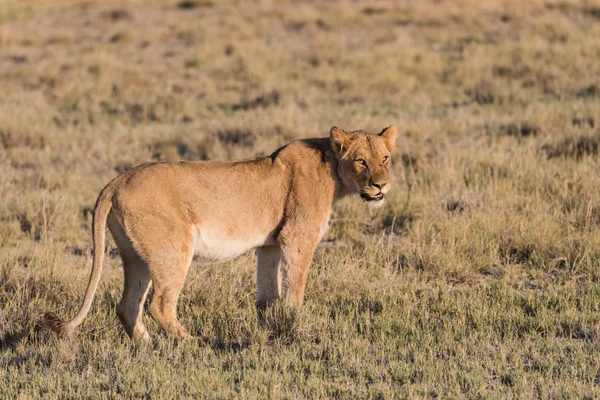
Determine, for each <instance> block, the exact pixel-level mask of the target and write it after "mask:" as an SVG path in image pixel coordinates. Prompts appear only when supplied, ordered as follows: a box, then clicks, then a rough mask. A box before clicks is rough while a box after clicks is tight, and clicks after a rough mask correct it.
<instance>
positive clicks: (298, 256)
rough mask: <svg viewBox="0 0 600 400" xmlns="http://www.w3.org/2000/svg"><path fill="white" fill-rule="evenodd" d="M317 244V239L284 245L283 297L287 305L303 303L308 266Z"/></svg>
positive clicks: (292, 305) (282, 265) (293, 305)
mask: <svg viewBox="0 0 600 400" xmlns="http://www.w3.org/2000/svg"><path fill="white" fill-rule="evenodd" d="M316 244H317V241H316V240H311V241H309V242H308V243H306V241H304V243H302V242H301V243H298V244H294V243H292V244H290V245H287V246H283V247H282V254H281V295H282V296H281V297H282V299H283V302H284V304H285V305H288V306H291V307H300V306H301V305H302V303H303V301H304V290H305V288H306V278H307V276H308V268H309V266H310V263H311V261H312V257H313V252H314V250H315V246H316Z"/></svg>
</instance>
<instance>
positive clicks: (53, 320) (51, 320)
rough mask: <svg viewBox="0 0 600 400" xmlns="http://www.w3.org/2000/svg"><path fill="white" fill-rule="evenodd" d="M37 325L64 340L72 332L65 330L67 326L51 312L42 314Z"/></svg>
mask: <svg viewBox="0 0 600 400" xmlns="http://www.w3.org/2000/svg"><path fill="white" fill-rule="evenodd" d="M39 325H40V326H41V327H42V328H43V329H45V330H48V331H52V332H54V333H56V334H57V335H58V337H60V338H64V339H66V338H69V337H71V334H72V332H71V331H70V330H69V329H68V328H67V324H65V322H64V321H63V320H62V319H60V317H59V316H58V315H56V314H55V313H53V312H47V313H46V314H44V316H43V317H42V320H41V321H40V323H39Z"/></svg>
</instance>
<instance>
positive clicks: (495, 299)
mask: <svg viewBox="0 0 600 400" xmlns="http://www.w3.org/2000/svg"><path fill="white" fill-rule="evenodd" d="M598 37H600V2H598V1H591V0H590V1H575V0H564V1H555V0H547V1H546V0H531V1H527V2H523V1H519V0H505V1H492V0H486V1H476V0H461V1H429V0H425V1H407V2H392V1H390V2H386V1H377V2H319V1H300V2H287V1H277V0H275V1H269V2H258V1H257V2H238V1H234V0H232V1H223V2H221V1H216V0H213V1H207V0H190V1H180V2H169V1H149V2H142V1H137V2H136V1H126V2H102V3H101V4H95V3H92V2H81V1H75V0H71V1H66V0H65V1H43V2H18V1H10V0H3V1H0V199H2V203H1V204H0V246H1V247H0V260H2V261H1V264H0V340H1V341H2V342H1V345H0V395H2V396H3V397H8V398H14V397H17V396H19V395H21V396H24V397H27V396H30V397H49V396H50V397H75V396H84V397H143V396H144V397H148V396H150V397H158V398H168V397H180V396H183V397H203V396H207V394H210V395H209V396H210V397H213V396H214V397H219V398H229V397H248V398H255V397H269V396H270V397H274V398H280V397H285V398H296V397H308V398H318V397H336V398H337V397H344V398H356V397H359V398H367V397H376V398H394V397H399V398H404V397H442V398H446V397H461V396H464V397H482V398H490V397H492V398H493V397H498V398H500V397H508V396H514V397H520V398H529V397H540V398H558V397H577V398H581V397H589V398H594V397H597V396H599V395H600V392H599V389H598V382H600V375H599V374H598V371H599V370H600V361H599V360H600V359H599V358H598V354H599V352H600V348H599V347H598V341H599V339H600V311H599V310H598V304H599V301H600V290H599V289H598V280H599V278H600V265H599V262H598V259H599V256H600V234H599V232H598V226H599V224H600V191H599V190H598V187H600V174H599V172H600V168H599V167H600V164H599V162H598V145H599V142H600V131H599V125H600V68H599V64H598V55H599V54H600V41H598ZM391 123H395V124H396V125H397V126H398V128H399V131H400V133H401V137H400V138H399V141H398V148H397V150H398V151H397V154H396V156H395V158H394V159H393V161H394V165H395V167H394V169H395V177H396V179H395V187H394V190H393V192H392V193H391V194H390V196H389V197H390V198H389V200H388V203H387V205H386V206H385V208H383V209H382V210H379V211H376V212H373V211H369V210H367V209H366V208H365V207H364V205H363V204H362V202H361V201H360V200H358V199H348V200H344V201H343V202H342V203H341V204H339V205H338V207H337V208H336V213H335V215H334V218H333V220H332V226H331V229H330V232H329V234H328V236H327V238H326V241H325V242H324V243H323V244H322V245H321V247H320V248H319V250H318V251H317V254H316V256H315V260H314V264H313V267H312V270H311V272H310V274H309V282H308V285H307V303H306V307H305V308H304V309H303V311H302V312H301V313H300V315H298V316H286V315H284V316H281V315H275V316H274V318H273V329H272V331H271V332H263V331H261V330H259V329H258V328H257V327H256V321H255V315H254V305H253V301H254V295H255V289H254V283H253V282H254V280H255V278H254V262H255V261H254V259H253V257H254V256H253V254H247V255H245V256H243V257H241V258H239V259H237V260H234V261H231V262H229V263H227V264H226V265H209V264H205V263H197V264H198V265H197V266H196V268H195V269H194V271H192V272H191V274H190V276H189V277H188V282H187V284H186V287H185V288H184V292H183V296H182V299H181V303H180V310H181V317H182V320H183V321H184V323H185V324H186V326H188V327H190V330H191V331H192V332H194V333H196V334H206V335H208V336H209V337H211V338H212V339H211V342H210V343H209V344H208V345H207V346H199V345H197V344H189V343H177V342H173V341H171V340H169V339H168V338H166V337H164V335H161V334H160V333H159V332H158V331H157V330H158V328H157V327H156V326H155V324H153V323H151V322H150V323H149V325H150V326H151V327H152V329H154V330H155V332H154V333H153V335H152V336H153V337H156V336H158V337H160V339H159V341H158V342H157V343H156V344H155V347H154V349H153V351H146V350H142V349H139V348H136V347H135V346H134V345H132V344H131V343H129V342H128V340H126V338H125V336H124V335H123V334H122V332H121V328H120V326H119V323H118V321H117V319H116V316H115V315H114V306H115V303H116V301H117V300H118V298H119V292H120V290H121V289H120V287H121V279H122V278H121V271H120V270H119V268H118V267H119V264H120V262H119V259H118V257H116V255H113V257H112V258H109V261H108V264H109V265H108V266H107V267H106V268H105V271H106V272H105V274H104V277H103V284H102V285H101V287H100V289H99V294H98V296H97V298H96V302H95V305H94V307H93V311H92V313H91V315H90V317H89V318H88V320H86V322H85V323H84V325H83V326H82V331H81V333H80V335H79V337H78V338H77V339H76V341H75V342H73V343H62V342H53V341H50V342H42V341H39V340H38V339H36V338H35V337H28V336H26V337H25V338H24V339H23V338H22V335H23V334H24V333H29V331H30V330H31V329H33V321H35V319H36V318H37V317H39V315H40V314H41V313H42V312H44V311H47V310H55V309H59V310H60V311H61V313H62V314H72V313H73V312H75V310H76V308H77V307H78V305H79V302H80V300H81V298H82V296H83V291H84V287H85V284H86V282H87V278H88V274H89V267H90V252H91V250H90V245H91V235H90V225H91V215H90V210H91V208H92V207H93V204H94V202H95V200H96V196H97V194H98V192H99V190H100V189H101V188H102V187H103V186H104V184H106V183H107V182H108V181H109V180H110V179H111V178H113V177H114V176H115V175H116V174H118V173H119V172H121V171H123V170H124V169H126V168H129V167H131V166H133V165H136V164H139V163H141V162H145V161H151V160H163V159H164V160H177V159H231V158H241V157H249V156H254V155H257V154H268V153H270V152H271V151H273V150H274V149H275V148H277V147H278V146H280V145H282V144H284V143H286V142H289V141H290V140H293V139H297V138H304V137H318V136H324V135H326V134H327V132H328V129H329V128H330V127H331V126H332V125H339V126H342V127H346V128H352V129H354V128H364V129H368V130H376V129H380V128H381V127H382V126H387V125H389V124H391ZM111 246H112V245H111ZM298 321H301V322H303V323H305V324H306V326H301V325H299V324H298ZM269 336H271V337H274V338H275V339H274V340H269Z"/></svg>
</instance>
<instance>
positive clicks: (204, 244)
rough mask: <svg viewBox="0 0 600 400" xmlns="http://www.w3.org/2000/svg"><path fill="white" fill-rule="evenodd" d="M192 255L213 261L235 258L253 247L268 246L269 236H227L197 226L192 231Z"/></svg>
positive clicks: (223, 233) (219, 231)
mask: <svg viewBox="0 0 600 400" xmlns="http://www.w3.org/2000/svg"><path fill="white" fill-rule="evenodd" d="M193 235H194V254H196V255H198V256H200V257H202V258H206V259H209V260H214V261H224V260H229V259H231V258H234V257H237V256H239V255H240V254H243V253H245V252H246V251H248V250H250V249H253V248H255V247H259V246H263V245H266V244H269V240H268V239H269V234H268V233H265V234H262V233H258V234H254V235H241V234H239V233H238V234H227V233H226V232H223V231H222V230H219V229H215V228H210V227H202V226H197V227H195V228H194V229H193Z"/></svg>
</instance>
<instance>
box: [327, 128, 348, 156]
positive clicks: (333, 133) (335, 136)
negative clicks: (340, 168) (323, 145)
mask: <svg viewBox="0 0 600 400" xmlns="http://www.w3.org/2000/svg"><path fill="white" fill-rule="evenodd" d="M329 138H330V139H331V146H332V147H333V150H334V151H335V153H336V154H337V155H341V154H342V153H343V152H344V149H347V148H348V145H349V143H350V135H348V134H347V133H346V132H344V130H343V129H341V128H338V127H337V126H334V127H332V128H331V129H330V130H329Z"/></svg>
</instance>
